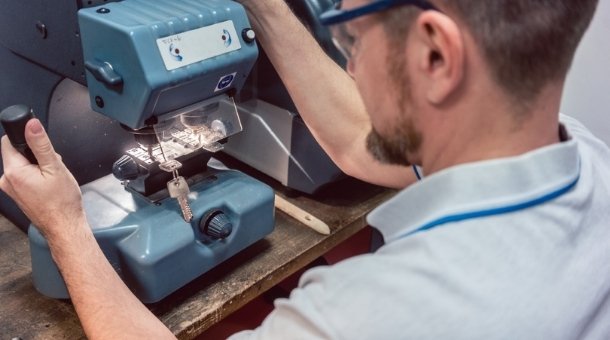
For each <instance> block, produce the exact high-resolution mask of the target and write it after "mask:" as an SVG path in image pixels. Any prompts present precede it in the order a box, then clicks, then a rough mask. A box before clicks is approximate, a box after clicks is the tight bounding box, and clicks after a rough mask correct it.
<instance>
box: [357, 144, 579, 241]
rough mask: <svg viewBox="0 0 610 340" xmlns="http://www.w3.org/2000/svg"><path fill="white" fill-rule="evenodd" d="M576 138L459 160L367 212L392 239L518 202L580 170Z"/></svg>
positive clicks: (574, 177) (544, 191)
mask: <svg viewBox="0 0 610 340" xmlns="http://www.w3.org/2000/svg"><path fill="white" fill-rule="evenodd" d="M579 162H580V160H579V155H578V147H577V143H576V141H575V140H573V139H572V140H569V141H566V142H563V143H557V144H553V145H550V146H546V147H543V148H540V149H537V150H534V151H531V152H528V153H525V154H523V155H520V156H516V157H510V158H502V159H493V160H487V161H481V162H475V163H468V164H462V165H457V166H454V167H451V168H448V169H445V170H442V171H440V172H438V173H435V174H433V175H431V176H428V177H426V178H424V179H423V180H422V181H420V182H417V183H415V184H413V185H411V186H410V187H408V188H406V189H404V190H402V191H401V192H400V193H398V194H397V195H396V196H394V197H393V198H392V199H390V200H388V201H386V202H385V203H383V204H382V205H380V206H379V207H378V208H377V209H375V210H373V211H372V212H371V213H370V214H369V215H368V217H367V221H368V223H369V224H370V225H372V226H374V227H376V228H377V229H379V231H380V232H381V233H382V235H383V237H384V239H385V241H386V242H387V243H389V242H391V241H393V240H395V239H397V238H400V237H401V236H404V235H406V234H409V233H410V232H413V231H415V230H417V229H418V228H420V227H421V226H424V225H426V224H427V223H430V222H431V221H434V220H437V219H439V218H443V217H445V216H451V215H456V214H461V213H466V212H471V211H477V210H486V209H495V208H500V207H503V206H507V205H515V204H519V203H521V202H525V201H528V200H533V199H536V198H538V197H541V196H544V195H547V194H549V193H551V192H553V191H556V190H558V188H562V187H565V186H568V185H569V184H570V183H573V182H574V181H575V180H577V178H578V176H579V174H580V165H579Z"/></svg>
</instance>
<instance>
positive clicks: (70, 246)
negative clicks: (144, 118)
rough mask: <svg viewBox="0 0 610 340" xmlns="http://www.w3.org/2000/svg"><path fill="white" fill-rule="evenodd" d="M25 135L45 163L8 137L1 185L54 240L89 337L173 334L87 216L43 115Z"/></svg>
mask: <svg viewBox="0 0 610 340" xmlns="http://www.w3.org/2000/svg"><path fill="white" fill-rule="evenodd" d="M25 137H26V140H27V143H28V145H29V146H30V148H31V149H32V152H33V153H34V155H35V156H36V159H37V160H38V164H39V165H33V164H30V163H29V162H28V161H27V160H26V159H25V157H23V156H22V155H21V154H19V153H18V152H17V151H16V150H15V149H14V148H13V147H12V145H11V144H10V142H9V140H8V138H7V137H6V136H4V137H2V160H3V162H4V175H3V176H2V178H0V189H2V191H4V192H5V193H7V194H8V195H9V196H10V197H11V198H12V199H13V200H15V202H16V203H17V204H18V205H19V207H20V208H21V209H22V210H23V212H24V213H25V214H26V215H27V216H28V217H29V218H30V220H31V221H32V223H34V224H35V225H36V226H37V227H38V228H39V229H40V231H41V232H42V233H43V235H44V236H45V237H46V239H47V241H48V242H49V246H50V248H51V254H52V255H53V259H54V260H55V262H56V263H57V266H58V267H59V270H60V272H61V274H62V276H63V278H64V281H65V282H66V286H67V287H68V292H69V293H70V297H71V298H72V303H73V304H74V307H75V308H76V312H77V313H78V316H79V318H80V320H81V323H82V325H83V328H84V330H85V333H86V334H87V337H88V338H90V339H173V338H174V336H173V335H172V333H171V332H170V331H169V330H168V329H167V328H166V327H165V325H163V323H161V321H159V320H158V319H157V318H156V317H155V316H154V315H153V314H152V313H151V312H150V311H149V310H148V309H147V308H146V307H145V306H144V305H143V304H142V303H141V302H140V301H139V300H138V299H137V298H136V297H135V296H134V295H133V294H132V293H131V291H130V290H129V289H128V288H127V286H125V284H124V283H123V281H122V280H121V279H120V278H119V276H118V274H117V273H116V272H115V270H114V269H113V268H112V266H111V265H110V263H109V262H108V260H107V259H106V258H105V256H104V254H103V253H102V251H101V249H100V247H99V246H98V244H97V242H96V240H95V238H94V237H93V233H92V231H91V228H90V227H89V224H88V222H87V218H86V217H85V212H84V210H83V206H82V199H81V193H80V189H79V187H78V184H77V183H76V180H75V179H74V177H73V176H72V174H71V173H70V172H69V171H68V169H67V168H66V167H65V165H64V164H63V163H62V161H61V157H60V156H59V155H57V154H56V153H55V150H54V149H53V146H52V145H51V142H50V141H49V138H48V136H47V134H46V133H45V131H44V129H43V127H42V125H41V124H40V122H39V121H38V120H35V119H33V120H30V121H29V122H28V124H27V125H26V131H25Z"/></svg>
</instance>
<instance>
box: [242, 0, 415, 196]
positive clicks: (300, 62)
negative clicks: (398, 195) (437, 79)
mask: <svg viewBox="0 0 610 340" xmlns="http://www.w3.org/2000/svg"><path fill="white" fill-rule="evenodd" d="M239 1H240V2H241V3H242V4H243V5H244V7H246V9H247V10H248V12H249V14H250V19H251V21H252V25H253V28H254V29H255V31H256V33H257V36H258V40H259V42H260V43H261V45H262V46H263V48H264V49H265V52H266V53H267V55H268V56H269V59H270V60H271V62H272V63H273V65H274V67H275V69H276V70H277V72H278V74H279V75H280V77H281V79H282V81H283V82H284V84H285V85H286V88H287V89H288V92H289V93H290V95H291V97H292V100H293V101H294V103H295V105H296V107H297V109H298V110H299V113H300V114H301V117H302V118H303V120H304V121H305V123H306V124H307V126H308V127H309V129H310V130H311V131H312V133H313V135H314V136H315V138H316V140H317V141H318V143H320V145H321V146H322V148H323V149H324V150H325V151H326V153H328V155H329V156H330V157H331V158H332V160H333V161H334V162H335V163H336V164H337V165H338V166H339V168H341V170H343V172H345V173H347V174H348V175H350V176H353V177H356V178H359V179H362V180H364V181H367V182H371V183H374V184H378V185H384V186H388V187H394V188H403V187H405V186H406V185H408V184H411V183H413V182H414V181H415V175H414V174H413V172H412V171H411V169H410V168H407V167H403V166H392V165H386V164H382V163H380V162H379V161H377V160H375V159H374V158H373V157H372V156H371V155H370V154H369V152H368V151H367V150H366V136H367V135H368V133H369V131H370V129H371V123H370V120H369V117H368V114H367V113H366V109H365V107H364V104H363V103H362V99H361V97H360V94H359V93H358V89H357V88H356V84H355V83H354V81H353V80H352V79H351V78H350V77H349V75H348V74H347V73H346V72H345V71H344V70H342V69H341V68H340V67H339V66H338V65H337V64H336V63H335V62H334V61H333V60H332V59H331V58H329V57H328V56H327V55H326V54H325V53H324V51H323V50H322V48H321V47H320V46H319V44H318V42H317V41H316V40H315V39H314V38H313V36H312V35H311V34H310V33H309V32H308V31H307V29H306V28H305V27H304V26H303V24H301V22H300V21H299V20H298V19H297V18H296V17H295V16H294V14H293V13H292V11H291V10H290V8H289V7H288V5H286V3H285V2H284V0H239Z"/></svg>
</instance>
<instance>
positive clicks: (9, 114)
mask: <svg viewBox="0 0 610 340" xmlns="http://www.w3.org/2000/svg"><path fill="white" fill-rule="evenodd" d="M32 118H34V111H32V109H31V108H30V107H29V106H26V105H13V106H10V107H7V108H6V109H4V110H2V112H0V123H2V127H3V128H4V132H5V133H6V135H7V136H8V139H9V140H10V141H11V144H12V145H13V147H14V148H15V149H17V150H18V151H19V152H20V153H21V154H22V155H23V156H25V158H27V159H28V161H30V163H32V164H38V162H37V161H36V157H34V154H33V153H32V150H30V148H29V147H28V144H27V142H26V141H25V124H26V123H27V122H28V121H29V120H30V119H32Z"/></svg>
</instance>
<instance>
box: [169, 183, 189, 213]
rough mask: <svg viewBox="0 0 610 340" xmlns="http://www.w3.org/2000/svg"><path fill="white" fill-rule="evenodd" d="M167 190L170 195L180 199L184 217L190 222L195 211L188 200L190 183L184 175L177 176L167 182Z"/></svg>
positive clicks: (179, 203)
mask: <svg viewBox="0 0 610 340" xmlns="http://www.w3.org/2000/svg"><path fill="white" fill-rule="evenodd" d="M167 191H168V192H169V196H170V197H172V198H175V199H176V200H178V205H180V210H181V211H182V217H184V220H185V221H186V222H190V221H191V220H192V219H193V212H192V211H191V206H190V205H189V202H188V194H189V193H190V192H191V191H190V190H189V185H188V184H187V183H186V180H185V179H184V177H182V176H177V177H175V178H173V179H171V180H170V181H169V182H167Z"/></svg>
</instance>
